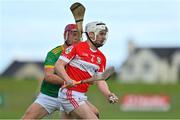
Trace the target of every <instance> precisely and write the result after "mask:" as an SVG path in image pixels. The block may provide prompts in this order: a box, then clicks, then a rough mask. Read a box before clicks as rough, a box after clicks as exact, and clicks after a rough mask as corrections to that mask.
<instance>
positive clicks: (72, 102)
mask: <svg viewBox="0 0 180 120" xmlns="http://www.w3.org/2000/svg"><path fill="white" fill-rule="evenodd" d="M58 100H59V102H60V104H61V107H62V108H63V110H64V111H65V112H66V113H67V114H68V113H69V112H71V111H73V110H74V109H76V108H78V107H79V106H80V105H82V104H84V103H85V101H87V96H85V93H81V92H77V91H73V90H68V89H66V88H64V89H63V90H62V91H61V88H60V89H59V94H58Z"/></svg>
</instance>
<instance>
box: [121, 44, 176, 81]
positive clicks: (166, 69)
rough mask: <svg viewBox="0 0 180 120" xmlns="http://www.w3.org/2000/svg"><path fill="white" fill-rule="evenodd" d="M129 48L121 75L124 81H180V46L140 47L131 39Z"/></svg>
mask: <svg viewBox="0 0 180 120" xmlns="http://www.w3.org/2000/svg"><path fill="white" fill-rule="evenodd" d="M128 49H129V55H128V58H127V60H126V61H125V62H124V63H123V65H122V67H121V72H120V75H119V77H120V79H121V80H122V81H123V82H129V83H133V82H145V83H165V84H166V83H167V84H168V83H172V84H173V83H177V82H180V47H179V48H177V47H176V48H175V47H158V48H157V47H154V48H153V47H152V48H138V47H136V46H135V44H134V43H133V42H132V41H130V42H129V44H128Z"/></svg>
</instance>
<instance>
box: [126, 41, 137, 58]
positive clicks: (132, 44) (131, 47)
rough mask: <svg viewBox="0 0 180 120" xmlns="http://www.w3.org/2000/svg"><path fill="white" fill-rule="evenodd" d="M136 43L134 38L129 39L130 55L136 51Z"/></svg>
mask: <svg viewBox="0 0 180 120" xmlns="http://www.w3.org/2000/svg"><path fill="white" fill-rule="evenodd" d="M135 49H136V45H135V43H134V41H133V40H132V39H129V40H128V54H129V55H128V56H132V55H133V54H134V52H135Z"/></svg>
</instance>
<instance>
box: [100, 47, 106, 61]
mask: <svg viewBox="0 0 180 120" xmlns="http://www.w3.org/2000/svg"><path fill="white" fill-rule="evenodd" d="M98 55H99V56H101V58H102V59H104V60H106V56H105V55H104V54H103V53H102V52H101V51H100V50H99V49H98Z"/></svg>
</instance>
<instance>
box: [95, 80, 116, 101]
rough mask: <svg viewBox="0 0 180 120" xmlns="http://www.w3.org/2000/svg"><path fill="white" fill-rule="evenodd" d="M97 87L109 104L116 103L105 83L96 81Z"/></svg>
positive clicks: (113, 95) (114, 96)
mask: <svg viewBox="0 0 180 120" xmlns="http://www.w3.org/2000/svg"><path fill="white" fill-rule="evenodd" d="M97 86H98V89H99V90H100V92H101V93H102V94H103V95H104V96H105V97H106V98H107V100H108V101H109V102H110V103H117V102H118V98H117V96H116V95H115V94H114V93H111V92H110V90H109V87H108V85H107V83H106V81H97Z"/></svg>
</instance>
